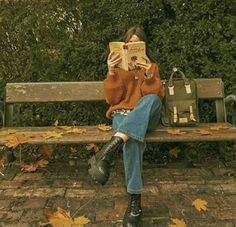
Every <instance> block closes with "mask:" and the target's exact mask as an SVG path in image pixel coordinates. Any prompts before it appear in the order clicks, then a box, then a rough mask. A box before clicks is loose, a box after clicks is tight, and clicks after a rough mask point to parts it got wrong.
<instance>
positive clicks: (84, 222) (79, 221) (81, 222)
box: [74, 216, 90, 226]
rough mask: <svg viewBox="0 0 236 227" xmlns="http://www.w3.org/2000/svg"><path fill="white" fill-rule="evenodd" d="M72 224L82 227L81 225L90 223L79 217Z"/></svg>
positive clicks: (83, 217) (86, 219)
mask: <svg viewBox="0 0 236 227" xmlns="http://www.w3.org/2000/svg"><path fill="white" fill-rule="evenodd" d="M74 222H75V224H77V225H81V226H83V225H86V224H88V223H89V222H90V220H89V219H88V218H86V217H85V216H80V217H78V218H74Z"/></svg>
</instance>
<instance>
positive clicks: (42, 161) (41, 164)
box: [37, 159, 48, 167]
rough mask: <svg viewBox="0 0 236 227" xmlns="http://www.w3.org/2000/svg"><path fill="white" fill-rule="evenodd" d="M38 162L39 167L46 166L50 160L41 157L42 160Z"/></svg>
mask: <svg viewBox="0 0 236 227" xmlns="http://www.w3.org/2000/svg"><path fill="white" fill-rule="evenodd" d="M37 164H38V166H39V167H46V166H47V164H48V160H44V159H40V160H39V161H38V162H37Z"/></svg>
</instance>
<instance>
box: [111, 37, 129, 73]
mask: <svg viewBox="0 0 236 227" xmlns="http://www.w3.org/2000/svg"><path fill="white" fill-rule="evenodd" d="M124 45H125V43H124V42H110V43H109V49H110V52H115V53H118V54H119V55H120V57H121V59H122V61H121V63H120V64H119V65H117V66H118V67H119V68H123V69H125V68H126V67H125V56H124V48H123V46H124Z"/></svg>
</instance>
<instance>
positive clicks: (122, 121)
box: [88, 95, 161, 184]
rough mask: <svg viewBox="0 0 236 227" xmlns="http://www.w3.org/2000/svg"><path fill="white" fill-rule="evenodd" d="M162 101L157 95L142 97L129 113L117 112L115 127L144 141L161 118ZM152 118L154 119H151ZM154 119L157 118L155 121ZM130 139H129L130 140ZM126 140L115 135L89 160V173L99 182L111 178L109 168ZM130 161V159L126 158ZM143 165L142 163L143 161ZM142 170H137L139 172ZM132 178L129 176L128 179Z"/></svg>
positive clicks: (116, 129) (104, 181) (114, 118)
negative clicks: (152, 126) (149, 129)
mask: <svg viewBox="0 0 236 227" xmlns="http://www.w3.org/2000/svg"><path fill="white" fill-rule="evenodd" d="M160 109H161V101H160V98H159V97H158V96H156V95H147V96H144V97H142V98H141V99H140V101H139V102H138V103H137V105H136V106H135V108H134V109H133V110H132V111H131V112H130V113H129V114H128V115H127V116H125V115H121V114H115V116H114V117H113V129H114V130H115V131H116V132H121V133H123V134H125V135H127V136H128V137H129V138H132V139H133V140H135V141H139V142H144V137H145V135H146V132H147V129H148V127H149V125H150V122H152V125H154V126H155V127H156V125H157V124H158V122H159V118H160ZM150 119H152V121H150ZM153 119H156V121H155V122H154V120H153ZM128 141H129V140H128ZM123 143H124V140H123V139H122V138H120V137H118V136H113V137H112V138H111V140H110V141H109V142H108V143H106V144H105V146H103V148H102V150H101V151H99V152H98V154H97V155H96V156H94V157H92V158H91V159H90V160H89V165H90V168H89V170H88V171H89V174H90V175H91V176H92V177H93V178H94V179H95V180H96V181H97V182H99V183H101V184H105V183H106V182H107V180H108V178H109V168H110V164H111V162H112V160H113V159H114V157H115V153H116V152H117V151H119V150H120V149H121V147H122V145H123ZM124 162H127V163H129V160H127V161H126V160H124ZM141 162H142V161H141ZM141 165H142V163H141ZM138 171H140V170H137V172H138ZM129 179H132V177H131V178H128V181H129Z"/></svg>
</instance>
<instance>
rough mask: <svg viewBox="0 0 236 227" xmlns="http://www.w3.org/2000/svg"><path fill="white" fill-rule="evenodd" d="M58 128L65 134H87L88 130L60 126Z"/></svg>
mask: <svg viewBox="0 0 236 227" xmlns="http://www.w3.org/2000/svg"><path fill="white" fill-rule="evenodd" d="M57 128H59V129H62V130H64V131H66V132H65V133H79V134H82V133H86V132H87V129H86V128H75V127H69V126H58V127H57Z"/></svg>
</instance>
